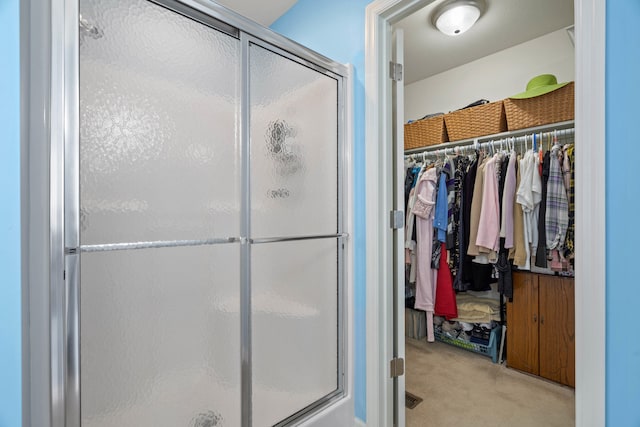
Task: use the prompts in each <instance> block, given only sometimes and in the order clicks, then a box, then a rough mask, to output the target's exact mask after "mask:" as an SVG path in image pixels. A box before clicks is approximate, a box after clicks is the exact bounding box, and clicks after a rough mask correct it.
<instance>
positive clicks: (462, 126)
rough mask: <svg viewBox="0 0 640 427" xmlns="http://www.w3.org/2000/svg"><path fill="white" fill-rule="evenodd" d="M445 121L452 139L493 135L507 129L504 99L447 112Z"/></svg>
mask: <svg viewBox="0 0 640 427" xmlns="http://www.w3.org/2000/svg"><path fill="white" fill-rule="evenodd" d="M444 121H445V123H446V125H447V133H448V134H449V140H450V141H459V140H461V139H467V138H475V137H476V136H484V135H492V134H494V133H500V132H505V131H506V130H507V120H506V117H505V115H504V108H503V106H502V101H498V102H491V103H489V104H484V105H479V106H477V107H471V108H465V109H464V110H458V111H454V112H452V113H449V114H445V116H444Z"/></svg>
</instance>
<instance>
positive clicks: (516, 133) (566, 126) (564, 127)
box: [404, 120, 575, 155]
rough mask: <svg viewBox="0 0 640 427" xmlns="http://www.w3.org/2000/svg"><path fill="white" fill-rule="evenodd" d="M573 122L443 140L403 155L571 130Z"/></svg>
mask: <svg viewBox="0 0 640 427" xmlns="http://www.w3.org/2000/svg"><path fill="white" fill-rule="evenodd" d="M574 124H575V122H574V121H573V120H568V121H566V122H558V123H550V124H547V125H542V126H535V127H530V128H526V129H518V130H513V131H508V132H502V133H496V134H493V135H484V136H480V137H477V138H469V139H461V140H459V141H452V142H445V143H443V144H438V145H431V146H428V147H420V148H414V149H411V150H406V151H405V152H404V153H405V155H411V154H417V153H424V152H435V151H442V152H444V150H446V149H448V148H455V147H462V146H468V145H475V144H476V143H478V144H480V143H482V144H486V143H488V142H489V143H490V142H491V141H496V142H497V141H498V140H506V139H508V138H511V137H521V136H525V135H529V134H534V133H548V132H552V131H554V130H558V131H573V127H574Z"/></svg>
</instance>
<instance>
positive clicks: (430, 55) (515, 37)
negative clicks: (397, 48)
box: [394, 0, 573, 84]
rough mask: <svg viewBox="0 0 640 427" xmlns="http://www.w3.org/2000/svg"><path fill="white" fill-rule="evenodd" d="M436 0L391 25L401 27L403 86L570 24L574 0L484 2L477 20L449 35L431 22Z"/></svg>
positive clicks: (497, 0) (498, 0)
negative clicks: (456, 33) (465, 29)
mask: <svg viewBox="0 0 640 427" xmlns="http://www.w3.org/2000/svg"><path fill="white" fill-rule="evenodd" d="M443 1H446V0H435V1H433V2H432V3H431V4H429V5H428V6H426V7H424V8H423V9H422V10H419V11H418V12H415V13H414V14H412V15H410V16H409V17H407V18H405V19H403V20H402V21H400V22H398V23H397V24H396V25H394V27H395V28H402V29H403V30H404V63H405V64H404V65H405V69H404V75H405V84H411V83H413V82H416V81H418V80H422V79H425V78H427V77H430V76H433V75H434V74H438V73H441V72H443V71H447V70H450V69H451V68H455V67H457V66H459V65H462V64H466V63H468V62H471V61H474V60H476V59H480V58H482V57H484V56H487V55H490V54H492V53H495V52H498V51H501V50H503V49H506V48H509V47H512V46H515V45H517V44H520V43H523V42H525V41H528V40H531V39H534V38H536V37H539V36H542V35H544V34H547V33H550V32H552V31H556V30H559V29H561V28H565V27H568V26H570V25H573V0H485V3H486V8H485V11H484V13H483V14H482V16H481V17H480V19H479V20H478V22H476V24H475V25H474V26H473V27H472V28H471V29H470V30H469V31H467V32H466V33H464V34H461V35H459V36H455V37H450V36H445V35H444V34H442V33H440V32H439V31H438V30H437V29H436V28H435V27H434V26H433V25H432V24H431V13H432V12H433V10H434V9H435V8H436V7H437V6H438V5H439V4H441V3H442V2H443Z"/></svg>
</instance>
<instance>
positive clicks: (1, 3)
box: [0, 0, 22, 427]
mask: <svg viewBox="0 0 640 427" xmlns="http://www.w3.org/2000/svg"><path fill="white" fill-rule="evenodd" d="M19 22H20V2H19V1H18V0H0V186H2V191H0V274H1V276H0V427H18V426H20V424H21V419H22V408H21V402H22V399H21V394H22V387H21V384H22V383H21V378H22V368H21V360H20V359H21V346H22V344H21V343H22V340H21V334H22V332H21V291H20V289H21V288H20V33H19V32H20V28H19V26H18V23H19Z"/></svg>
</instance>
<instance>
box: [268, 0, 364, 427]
mask: <svg viewBox="0 0 640 427" xmlns="http://www.w3.org/2000/svg"><path fill="white" fill-rule="evenodd" d="M370 1H371V0H349V1H345V0H322V1H318V0H299V1H298V2H297V3H296V4H295V5H294V6H293V7H292V8H291V9H290V10H289V11H288V12H287V13H286V14H285V15H284V16H282V17H281V18H280V19H279V20H277V21H276V22H274V23H273V25H272V26H271V28H272V29H273V30H274V31H277V32H279V33H280V34H283V35H284V36H286V37H289V38H290V39H293V40H295V41H297V42H298V43H300V44H303V45H305V46H307V47H309V48H311V49H313V50H315V51H316V52H319V53H321V54H323V55H325V56H327V57H329V58H331V59H334V60H336V61H338V62H341V63H350V64H353V66H354V68H355V79H354V86H355V93H354V118H355V124H354V129H355V131H354V152H355V153H354V158H355V164H354V168H353V169H354V185H355V188H354V193H355V202H354V206H355V212H354V215H355V222H354V223H355V230H354V240H355V271H354V275H355V289H354V293H355V313H354V314H355V325H354V327H355V358H356V362H355V413H356V416H357V417H358V418H360V419H362V420H364V419H365V417H366V409H365V408H366V407H365V405H366V357H365V351H366V349H365V336H366V330H365V320H366V319H365V304H366V294H365V213H364V207H365V200H364V194H365V185H364V172H365V171H364V21H365V8H366V6H367V4H369V3H370Z"/></svg>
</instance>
